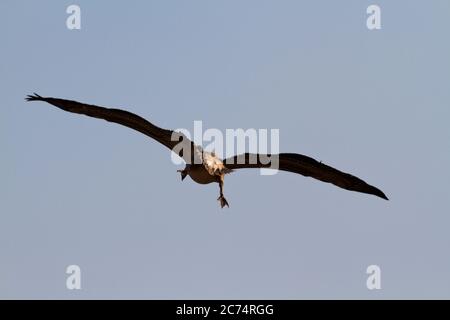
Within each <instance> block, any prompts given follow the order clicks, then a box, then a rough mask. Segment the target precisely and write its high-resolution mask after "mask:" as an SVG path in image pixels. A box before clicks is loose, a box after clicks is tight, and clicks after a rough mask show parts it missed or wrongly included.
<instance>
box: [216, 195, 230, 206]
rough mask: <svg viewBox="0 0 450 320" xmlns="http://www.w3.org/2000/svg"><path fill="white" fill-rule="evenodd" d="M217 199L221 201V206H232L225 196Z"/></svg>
mask: <svg viewBox="0 0 450 320" xmlns="http://www.w3.org/2000/svg"><path fill="white" fill-rule="evenodd" d="M217 200H219V201H220V206H221V207H222V208H223V207H225V206H227V207H228V208H229V207H230V206H229V205H228V201H227V199H225V197H224V196H220V197H218V198H217Z"/></svg>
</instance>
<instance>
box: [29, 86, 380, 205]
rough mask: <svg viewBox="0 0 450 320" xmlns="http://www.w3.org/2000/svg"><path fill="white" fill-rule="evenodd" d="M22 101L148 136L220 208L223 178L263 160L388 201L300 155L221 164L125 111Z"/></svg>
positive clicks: (246, 156) (72, 103)
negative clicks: (214, 194)
mask: <svg viewBox="0 0 450 320" xmlns="http://www.w3.org/2000/svg"><path fill="white" fill-rule="evenodd" d="M25 99H26V100H27V101H44V102H47V103H49V104H52V105H54V106H56V107H58V108H60V109H62V110H64V111H68V112H73V113H79V114H84V115H86V116H89V117H94V118H99V119H104V120H106V121H110V122H115V123H118V124H121V125H123V126H126V127H129V128H131V129H134V130H137V131H139V132H141V133H143V134H145V135H147V136H149V137H150V138H152V139H154V140H156V141H158V142H159V143H161V144H163V145H164V146H166V147H167V148H169V149H170V150H172V151H173V152H175V153H176V154H177V155H179V156H180V157H181V158H183V160H184V161H185V162H186V166H185V168H184V169H183V170H178V172H180V173H181V180H184V178H186V176H190V177H191V179H192V180H194V181H195V182H197V183H200V184H209V183H212V182H216V183H218V184H219V188H220V194H219V198H218V199H217V200H218V201H219V202H220V206H221V207H222V208H223V207H225V206H227V207H228V206H229V205H228V202H227V200H226V199H225V197H224V195H223V187H224V178H225V175H226V174H228V173H230V172H232V171H234V170H236V169H244V168H271V165H272V163H271V161H272V160H270V161H267V159H277V161H278V164H277V169H279V170H283V171H289V172H293V173H297V174H301V175H303V176H306V177H312V178H315V179H318V180H320V181H323V182H328V183H332V184H334V185H336V186H338V187H340V188H343V189H346V190H350V191H357V192H362V193H367V194H372V195H375V196H378V197H380V198H383V199H386V200H388V198H387V197H386V195H385V194H384V193H383V192H382V191H381V190H380V189H378V188H376V187H374V186H371V185H369V184H368V183H366V182H364V181H363V180H361V179H359V178H358V177H355V176H353V175H351V174H349V173H345V172H342V171H339V170H337V169H335V168H332V167H330V166H328V165H326V164H323V163H322V162H319V161H316V160H314V159H313V158H310V157H307V156H304V155H301V154H297V153H280V154H276V155H269V154H251V153H244V154H240V155H236V156H234V157H230V158H227V159H223V160H222V159H220V158H219V157H217V156H216V155H215V154H214V153H213V152H207V151H204V150H203V149H202V147H201V146H198V145H196V144H194V143H193V142H192V141H191V140H189V139H188V138H187V137H186V136H185V135H184V134H182V133H180V132H175V131H172V130H167V129H162V128H159V127H157V126H155V125H154V124H152V123H150V122H149V121H147V120H145V119H144V118H142V117H140V116H138V115H136V114H134V113H131V112H128V111H125V110H120V109H112V108H105V107H99V106H95V105H89V104H84V103H80V102H77V101H72V100H65V99H58V98H50V97H41V96H40V95H38V94H36V93H35V94H34V95H28V96H27V97H26V98H25ZM180 146H181V147H180Z"/></svg>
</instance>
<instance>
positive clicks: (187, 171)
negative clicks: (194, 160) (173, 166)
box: [177, 165, 189, 181]
mask: <svg viewBox="0 0 450 320" xmlns="http://www.w3.org/2000/svg"><path fill="white" fill-rule="evenodd" d="M177 172H180V173H181V181H183V180H184V178H186V176H187V175H188V174H189V167H188V166H187V165H186V167H185V168H184V169H183V170H177Z"/></svg>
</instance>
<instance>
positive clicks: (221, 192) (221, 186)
mask: <svg viewBox="0 0 450 320" xmlns="http://www.w3.org/2000/svg"><path fill="white" fill-rule="evenodd" d="M224 176H225V175H224V174H222V175H221V176H220V180H219V187H220V196H219V198H217V200H219V201H220V206H221V207H222V208H223V207H225V206H227V207H230V206H229V205H228V201H227V199H225V197H224V196H223V181H224Z"/></svg>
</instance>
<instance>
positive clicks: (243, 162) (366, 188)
mask: <svg viewBox="0 0 450 320" xmlns="http://www.w3.org/2000/svg"><path fill="white" fill-rule="evenodd" d="M274 161H275V162H274ZM276 161H278V167H277V165H276ZM223 162H224V164H225V166H226V167H227V168H229V169H233V170H234V169H242V168H271V167H272V168H274V169H279V170H283V171H289V172H294V173H298V174H301V175H303V176H306V177H312V178H315V179H318V180H320V181H323V182H328V183H332V184H334V185H336V186H338V187H341V188H343V189H347V190H351V191H357V192H363V193H368V194H373V195H375V196H378V197H380V198H383V199H386V200H389V199H388V198H387V197H386V195H385V194H384V193H383V192H382V191H381V190H380V189H378V188H375V187H374V186H371V185H369V184H367V183H366V182H364V181H363V180H361V179H359V178H358V177H355V176H353V175H351V174H349V173H345V172H342V171H339V170H337V169H335V168H332V167H330V166H327V165H326V164H323V163H321V162H319V161H317V160H315V159H313V158H310V157H307V156H304V155H301V154H297V153H280V154H278V155H261V154H251V153H245V154H241V155H237V156H234V157H231V158H227V159H225V160H224V161H223Z"/></svg>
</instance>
